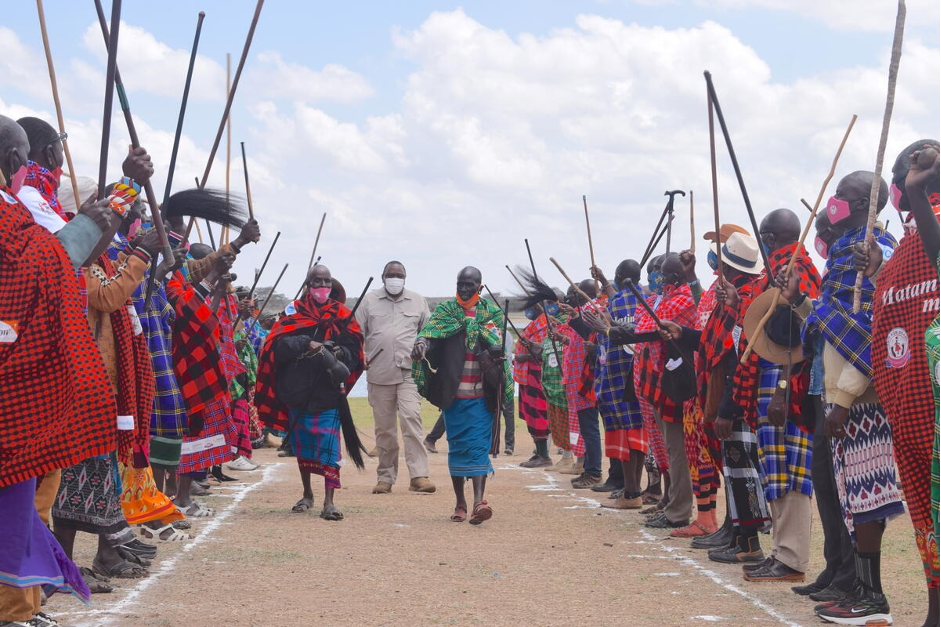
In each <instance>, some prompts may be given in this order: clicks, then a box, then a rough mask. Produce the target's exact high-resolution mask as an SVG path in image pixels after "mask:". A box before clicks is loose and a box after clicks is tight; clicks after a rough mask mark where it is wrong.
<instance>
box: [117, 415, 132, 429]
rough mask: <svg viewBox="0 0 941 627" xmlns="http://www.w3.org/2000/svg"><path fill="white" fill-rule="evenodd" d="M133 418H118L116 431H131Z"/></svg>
mask: <svg viewBox="0 0 941 627" xmlns="http://www.w3.org/2000/svg"><path fill="white" fill-rule="evenodd" d="M133 430H134V416H118V431H133Z"/></svg>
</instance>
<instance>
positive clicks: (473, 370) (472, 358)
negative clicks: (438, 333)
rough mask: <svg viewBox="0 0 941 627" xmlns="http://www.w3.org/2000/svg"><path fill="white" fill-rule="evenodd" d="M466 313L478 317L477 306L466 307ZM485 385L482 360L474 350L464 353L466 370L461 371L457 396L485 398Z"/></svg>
mask: <svg viewBox="0 0 941 627" xmlns="http://www.w3.org/2000/svg"><path fill="white" fill-rule="evenodd" d="M464 315H465V316H467V317H468V318H476V317H477V307H474V308H473V309H465V310H464ZM483 396H484V385H483V376H482V375H481V372H480V362H479V361H478V360H477V355H476V354H475V353H474V351H472V350H469V351H467V352H466V353H465V354H464V370H463V371H462V372H461V382H460V383H459V384H458V386H457V392H456V393H455V394H454V397H455V398H483Z"/></svg>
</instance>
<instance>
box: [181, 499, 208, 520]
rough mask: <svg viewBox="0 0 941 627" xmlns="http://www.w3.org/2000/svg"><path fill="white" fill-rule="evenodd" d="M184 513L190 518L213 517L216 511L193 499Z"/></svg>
mask: <svg viewBox="0 0 941 627" xmlns="http://www.w3.org/2000/svg"><path fill="white" fill-rule="evenodd" d="M183 515H184V516H187V517H189V518H211V517H213V516H215V515H216V512H215V510H212V509H209V508H208V507H203V505H202V503H197V502H196V501H193V502H192V503H190V504H189V506H188V507H187V508H186V509H184V510H183Z"/></svg>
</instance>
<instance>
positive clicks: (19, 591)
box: [0, 470, 62, 622]
mask: <svg viewBox="0 0 941 627" xmlns="http://www.w3.org/2000/svg"><path fill="white" fill-rule="evenodd" d="M61 479H62V471H61V470H53V471H52V472H50V473H48V474H47V475H46V476H45V477H43V480H42V483H41V484H40V485H39V487H38V488H37V489H36V497H35V500H34V503H35V505H36V510H37V511H38V512H39V517H40V518H41V519H42V521H43V522H44V523H46V524H47V525H48V524H49V514H50V512H51V511H52V504H53V502H54V501H55V500H56V493H57V492H58V491H59V481H60V480H61ZM41 611H42V588H41V587H40V586H34V587H32V588H14V587H12V586H3V585H0V622H8V621H9V622H25V621H28V620H31V619H32V618H33V616H35V615H36V614H38V613H39V612H41Z"/></svg>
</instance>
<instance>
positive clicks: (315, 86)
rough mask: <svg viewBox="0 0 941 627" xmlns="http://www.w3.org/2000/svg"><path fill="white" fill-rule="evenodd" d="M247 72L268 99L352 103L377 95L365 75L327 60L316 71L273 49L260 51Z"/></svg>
mask: <svg viewBox="0 0 941 627" xmlns="http://www.w3.org/2000/svg"><path fill="white" fill-rule="evenodd" d="M247 71H248V72H249V75H250V76H251V77H252V79H253V80H254V81H255V82H256V83H257V86H258V87H257V88H258V89H259V90H260V91H261V93H264V94H266V97H268V98H276V97H277V98H288V99H291V100H300V101H303V102H306V103H313V102H322V101H329V102H339V103H343V104H351V103H356V102H361V101H363V100H366V99H367V98H369V97H370V96H372V95H373V94H374V90H373V88H372V87H371V86H370V85H369V82H368V81H367V80H366V79H365V78H364V77H363V76H361V75H360V74H357V73H356V72H354V71H352V70H350V69H348V68H346V67H343V66H342V65H338V64H336V63H328V64H326V65H324V66H323V68H322V69H320V70H314V69H311V68H309V67H307V66H306V65H301V64H298V63H287V62H286V61H285V60H284V59H283V58H282V57H281V54H280V53H278V52H274V51H267V52H262V53H261V54H259V55H258V57H257V60H256V64H255V65H253V67H252V68H251V69H250V70H247Z"/></svg>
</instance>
